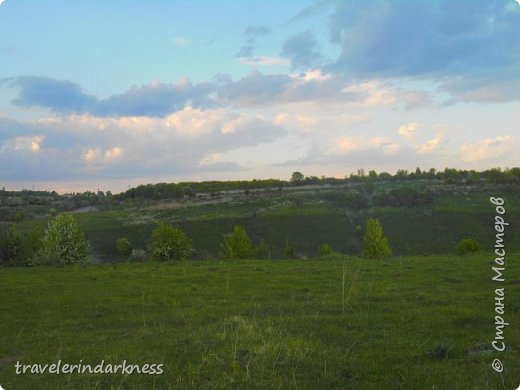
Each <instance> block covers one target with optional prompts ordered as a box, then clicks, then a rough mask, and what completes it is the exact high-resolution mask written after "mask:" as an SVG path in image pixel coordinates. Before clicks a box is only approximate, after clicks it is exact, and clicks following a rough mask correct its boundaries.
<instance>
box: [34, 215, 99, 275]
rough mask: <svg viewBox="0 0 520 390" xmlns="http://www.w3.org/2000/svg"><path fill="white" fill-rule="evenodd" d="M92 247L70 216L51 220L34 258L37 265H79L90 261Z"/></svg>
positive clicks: (61, 216)
mask: <svg viewBox="0 0 520 390" xmlns="http://www.w3.org/2000/svg"><path fill="white" fill-rule="evenodd" d="M90 257H91V247H90V244H89V242H88V241H87V240H86V238H85V236H84V235H83V232H82V231H81V230H80V228H79V226H78V224H77V222H76V220H75V219H74V218H73V217H72V215H70V214H60V215H58V216H56V217H54V218H53V219H51V220H50V221H49V223H48V225H47V231H46V232H45V235H44V237H43V239H42V246H41V248H40V250H39V251H38V253H37V254H36V256H35V258H34V261H33V262H34V263H35V264H59V265H67V264H77V263H86V262H88V261H90Z"/></svg>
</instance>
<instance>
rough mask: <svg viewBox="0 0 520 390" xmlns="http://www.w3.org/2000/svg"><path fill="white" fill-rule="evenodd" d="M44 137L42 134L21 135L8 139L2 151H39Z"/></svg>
mask: <svg viewBox="0 0 520 390" xmlns="http://www.w3.org/2000/svg"><path fill="white" fill-rule="evenodd" d="M43 139H44V137H42V136H21V137H15V138H13V139H10V140H7V141H6V142H5V143H4V144H3V145H2V147H1V148H0V153H2V152H6V151H18V152H23V151H25V152H32V153H38V152H39V151H40V149H41V144H42V142H43Z"/></svg>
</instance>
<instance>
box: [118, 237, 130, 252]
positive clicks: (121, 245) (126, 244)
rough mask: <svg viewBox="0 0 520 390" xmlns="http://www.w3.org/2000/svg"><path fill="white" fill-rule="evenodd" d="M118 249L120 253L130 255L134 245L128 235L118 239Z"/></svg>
mask: <svg viewBox="0 0 520 390" xmlns="http://www.w3.org/2000/svg"><path fill="white" fill-rule="evenodd" d="M116 246H117V251H118V252H119V254H120V255H123V256H124V255H128V254H130V252H131V251H132V245H131V244H130V241H129V240H128V238H126V237H121V238H119V239H118V240H117V243H116Z"/></svg>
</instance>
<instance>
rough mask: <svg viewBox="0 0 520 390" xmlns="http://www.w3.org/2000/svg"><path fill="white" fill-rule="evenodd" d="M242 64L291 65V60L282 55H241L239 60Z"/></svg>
mask: <svg viewBox="0 0 520 390" xmlns="http://www.w3.org/2000/svg"><path fill="white" fill-rule="evenodd" d="M238 61H239V62H240V63H241V64H244V65H250V66H275V65H289V63H290V62H289V60H287V59H285V58H281V57H270V56H258V57H241V58H240V59H239V60H238Z"/></svg>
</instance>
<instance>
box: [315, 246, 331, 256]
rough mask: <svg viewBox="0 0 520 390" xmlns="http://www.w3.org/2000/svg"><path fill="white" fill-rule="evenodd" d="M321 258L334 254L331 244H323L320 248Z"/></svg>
mask: <svg viewBox="0 0 520 390" xmlns="http://www.w3.org/2000/svg"><path fill="white" fill-rule="evenodd" d="M318 251H319V253H320V256H329V255H332V254H333V253H334V251H333V250H332V247H331V246H330V245H329V244H321V245H320V248H319V250H318Z"/></svg>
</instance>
